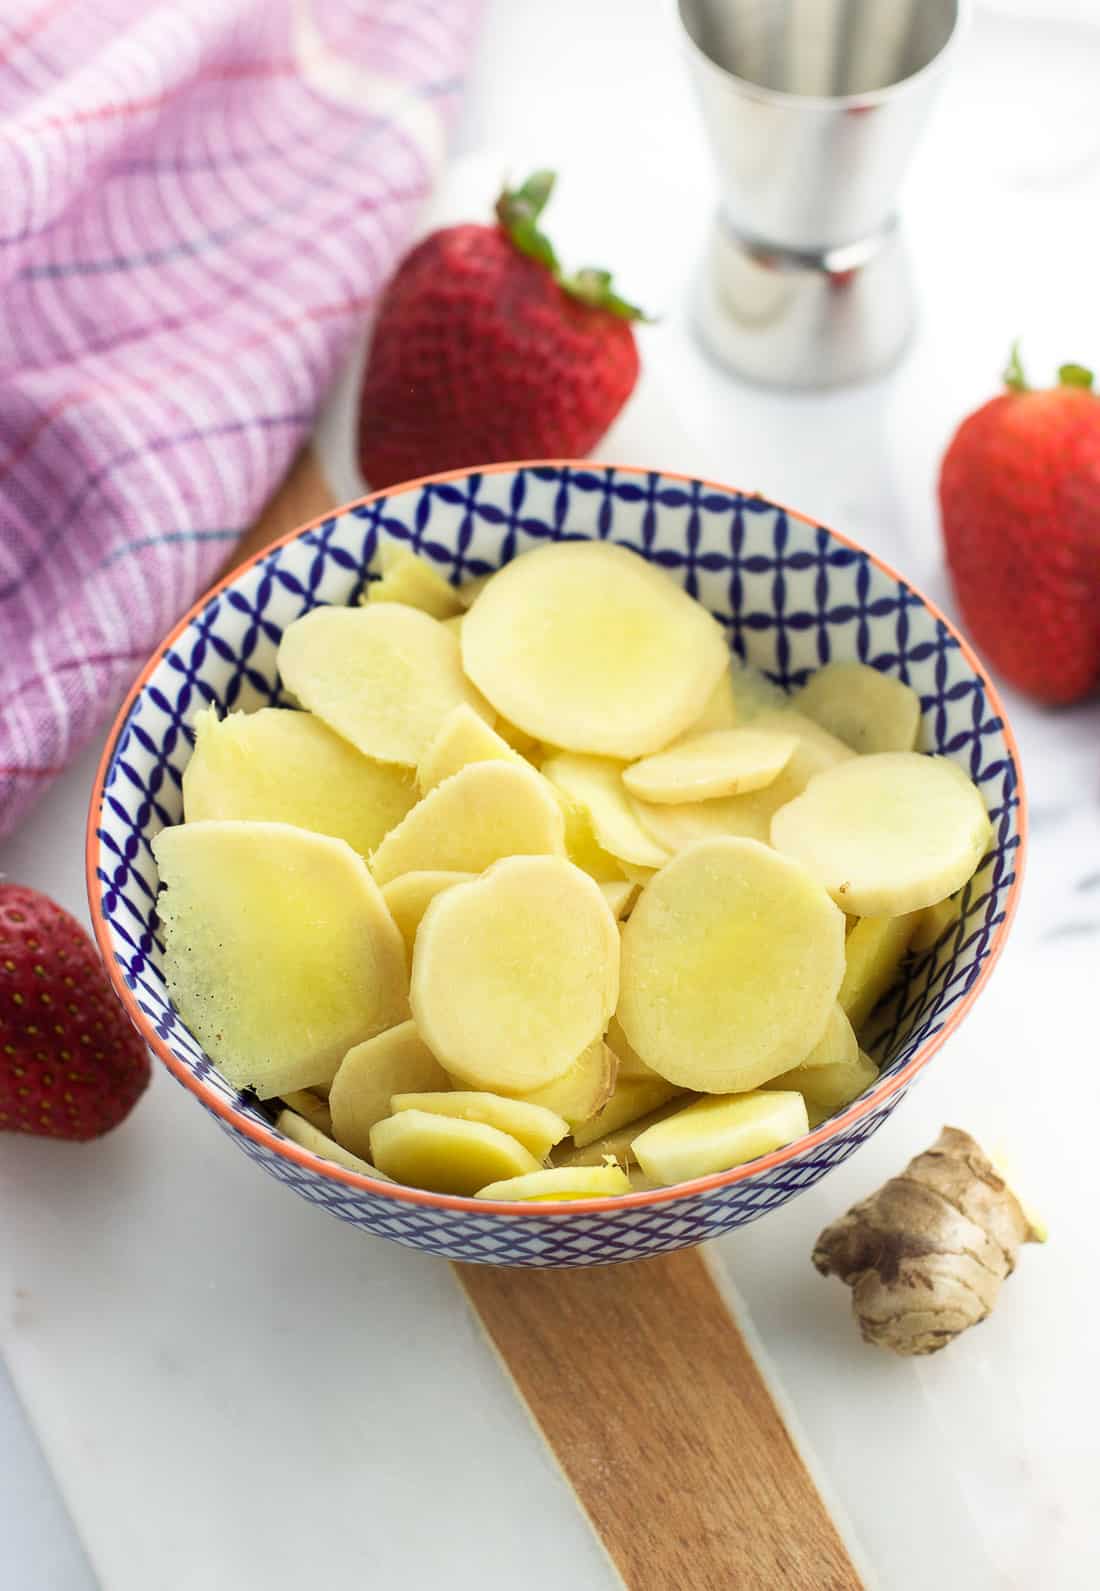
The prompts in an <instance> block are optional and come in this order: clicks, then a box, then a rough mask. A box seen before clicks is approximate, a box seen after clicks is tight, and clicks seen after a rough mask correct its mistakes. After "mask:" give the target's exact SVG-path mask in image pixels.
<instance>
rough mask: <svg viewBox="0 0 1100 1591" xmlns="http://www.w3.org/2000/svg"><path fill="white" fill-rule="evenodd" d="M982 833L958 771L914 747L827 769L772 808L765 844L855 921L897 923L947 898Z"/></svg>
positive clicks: (975, 803) (972, 795) (962, 878)
mask: <svg viewBox="0 0 1100 1591" xmlns="http://www.w3.org/2000/svg"><path fill="white" fill-rule="evenodd" d="M989 835H990V825H989V816H988V814H987V812H986V810H985V806H984V804H983V802H982V798H981V796H980V795H979V793H978V791H977V790H976V789H975V787H974V785H973V784H972V783H971V782H970V780H969V779H968V778H967V776H966V774H965V773H964V772H963V771H962V769H961V768H960V767H958V766H957V765H956V764H955V763H953V762H950V761H949V760H948V759H947V758H946V757H924V756H921V755H920V754H919V753H917V752H915V751H895V752H879V753H878V754H876V755H873V756H869V757H856V758H854V759H853V760H852V761H851V762H847V763H842V764H840V765H839V766H837V767H834V768H829V769H827V770H826V771H825V772H824V773H821V774H818V775H817V777H816V778H814V779H812V780H811V781H810V783H809V784H808V785H807V787H806V789H805V790H804V792H803V793H802V795H800V796H797V797H796V798H795V799H794V800H793V801H790V802H788V804H787V805H786V806H784V807H780V809H779V811H778V812H777V813H776V814H775V817H774V818H773V819H772V828H771V838H772V844H773V845H774V846H775V847H776V848H777V849H778V850H780V851H784V852H786V853H787V854H788V855H790V856H793V857H796V858H797V860H798V861H800V862H802V864H803V865H804V866H805V867H807V868H808V869H809V871H810V872H811V873H813V875H814V877H815V878H818V879H820V880H821V882H822V883H823V884H824V885H825V888H826V889H827V890H828V891H829V893H830V895H831V896H832V897H833V899H834V900H835V901H836V902H837V904H838V905H840V906H842V907H843V908H844V910H845V911H849V912H854V913H855V914H856V915H857V916H859V917H900V916H902V915H903V914H905V913H908V912H915V911H920V910H921V908H922V907H925V906H931V905H933V904H934V902H936V901H938V900H942V899H943V898H944V896H945V895H950V894H953V893H954V891H955V890H957V889H959V888H961V887H962V885H963V884H965V883H966V881H967V879H968V878H970V877H971V876H972V874H973V873H974V872H975V870H976V868H977V866H978V864H979V862H980V861H981V859H982V857H983V856H984V854H985V849H986V846H987V845H988V844H989Z"/></svg>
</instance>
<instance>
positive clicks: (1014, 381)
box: [939, 347, 1100, 703]
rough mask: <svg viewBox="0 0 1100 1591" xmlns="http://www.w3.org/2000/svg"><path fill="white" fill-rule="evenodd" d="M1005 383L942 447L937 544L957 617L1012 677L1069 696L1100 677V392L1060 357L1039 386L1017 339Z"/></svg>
mask: <svg viewBox="0 0 1100 1591" xmlns="http://www.w3.org/2000/svg"><path fill="white" fill-rule="evenodd" d="M1004 379H1005V387H1006V389H1007V390H1006V391H1005V392H1003V393H1001V395H1000V396H999V397H996V398H993V399H991V400H990V402H988V403H986V404H984V405H983V406H982V408H980V409H978V410H977V411H976V412H975V413H974V414H972V415H970V417H969V418H968V419H966V420H964V421H963V423H962V425H961V426H960V427H959V429H958V431H957V432H956V433H955V436H954V438H953V439H952V441H951V444H950V446H949V447H948V449H947V453H946V454H945V456H944V460H943V466H942V469H941V473H940V491H939V495H940V509H941V515H942V521H943V536H944V546H945V550H946V554H947V563H948V567H949V569H950V571H951V577H952V580H953V582H954V586H955V591H956V594H957V596H958V600H959V607H960V610H961V612H962V617H963V622H964V623H965V625H966V628H967V630H968V631H969V632H970V634H971V636H972V637H973V639H974V641H975V643H976V645H977V647H978V649H979V651H980V652H982V653H983V655H984V656H985V658H986V660H987V661H988V662H989V663H990V664H991V666H992V667H993V668H994V669H995V670H996V671H997V672H998V673H999V674H1001V675H1002V676H1003V677H1004V678H1005V679H1006V680H1007V681H1008V682H1009V683H1010V684H1012V685H1015V686H1017V687H1018V689H1020V690H1022V691H1025V692H1027V693H1028V694H1029V695H1031V696H1034V697H1035V698H1037V699H1038V700H1039V701H1042V702H1051V703H1058V702H1072V701H1076V700H1078V699H1079V698H1080V697H1083V696H1086V695H1088V694H1089V693H1090V692H1091V691H1093V690H1094V689H1095V688H1096V686H1097V685H1098V684H1100V396H1097V394H1096V393H1095V392H1093V390H1092V383H1093V378H1092V373H1091V372H1090V371H1088V370H1086V369H1085V368H1084V366H1082V365H1075V364H1070V365H1063V366H1062V367H1061V369H1060V370H1059V372H1058V385H1057V386H1055V387H1051V388H1048V389H1040V390H1036V389H1033V388H1032V387H1030V386H1029V385H1028V383H1027V380H1026V378H1025V376H1024V372H1023V368H1022V366H1021V363H1020V358H1019V352H1018V349H1017V348H1015V347H1014V348H1013V350H1012V357H1011V359H1010V361H1009V365H1008V369H1007V370H1006V371H1005V378H1004Z"/></svg>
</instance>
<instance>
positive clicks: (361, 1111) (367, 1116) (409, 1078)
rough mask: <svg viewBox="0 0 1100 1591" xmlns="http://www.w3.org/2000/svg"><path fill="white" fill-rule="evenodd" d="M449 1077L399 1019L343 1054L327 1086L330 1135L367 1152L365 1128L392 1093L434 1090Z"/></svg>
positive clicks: (412, 1026) (386, 1111)
mask: <svg viewBox="0 0 1100 1591" xmlns="http://www.w3.org/2000/svg"><path fill="white" fill-rule="evenodd" d="M449 1087H450V1080H449V1078H448V1077H447V1074H446V1072H445V1071H444V1070H443V1068H442V1067H441V1066H440V1064H439V1062H438V1061H437V1060H436V1058H435V1056H434V1055H433V1054H432V1052H431V1050H430V1049H429V1048H428V1046H427V1045H426V1044H425V1043H424V1040H423V1039H422V1038H421V1037H420V1034H419V1033H418V1032H417V1029H416V1023H415V1022H401V1023H399V1024H398V1025H397V1027H392V1028H390V1029H389V1030H388V1031H387V1032H385V1033H379V1034H377V1035H376V1037H374V1038H373V1039H368V1040H367V1041H366V1043H364V1044H357V1045H355V1047H354V1048H353V1049H350V1050H349V1051H348V1053H347V1054H346V1055H345V1056H344V1058H343V1060H342V1061H341V1062H340V1065H339V1067H338V1068H337V1072H336V1076H335V1077H334V1078H333V1080H332V1087H331V1088H330V1089H329V1096H328V1104H329V1110H330V1111H331V1113H332V1132H333V1136H334V1137H335V1138H336V1139H338V1140H339V1142H340V1143H342V1144H344V1145H345V1146H346V1147H347V1148H348V1149H350V1150H352V1151H353V1152H354V1153H356V1154H360V1155H369V1154H370V1134H371V1128H372V1127H373V1126H374V1124H375V1123H376V1122H379V1121H381V1120H382V1118H383V1117H384V1116H388V1115H390V1113H391V1105H390V1101H391V1100H392V1099H393V1096H394V1095H395V1094H408V1093H414V1092H419V1093H433V1094H435V1093H439V1092H441V1091H442V1090H444V1089H446V1088H449Z"/></svg>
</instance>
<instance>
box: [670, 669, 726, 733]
mask: <svg viewBox="0 0 1100 1591" xmlns="http://www.w3.org/2000/svg"><path fill="white" fill-rule="evenodd" d="M739 721H740V716H739V714H738V711H737V698H736V696H735V695H734V689H733V671H732V669H729V668H725V669H723V670H722V672H721V674H720V675H719V676H718V682H717V684H716V685H715V687H714V689H713V690H712V691H711V693H710V695H709V696H708V697H707V700H706V704H705V706H704V707H703V711H702V712H701V713H700V714H699V716H698V718H696V719H695V721H694V722H693V723H691V724H689V725H688V727H687V729H686V730H685V731H684V735H683V737H682V738H684V739H687V738H688V736H694V735H706V734H709V733H710V732H711V730H715V729H734V728H736V726H737V724H738V723H739ZM675 744H676V742H675V741H673V745H675Z"/></svg>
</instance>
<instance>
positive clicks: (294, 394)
mask: <svg viewBox="0 0 1100 1591" xmlns="http://www.w3.org/2000/svg"><path fill="white" fill-rule="evenodd" d="M477 3H478V0H164V3H161V4H157V3H156V0H3V3H2V4H0V834H2V833H4V832H6V831H7V830H9V829H10V828H11V827H12V826H13V825H14V824H15V822H16V821H17V820H18V818H19V816H20V815H21V814H22V813H23V812H25V811H26V809H27V808H28V807H29V805H30V804H31V803H32V802H33V801H34V799H35V797H36V796H37V795H38V794H39V792H40V791H41V790H42V789H43V788H44V786H45V784H46V783H47V782H48V781H49V779H50V778H51V776H52V775H54V774H56V773H58V772H59V771H60V770H61V768H62V767H63V766H64V765H65V763H66V761H67V760H68V758H69V757H70V756H71V755H72V754H73V753H74V752H75V751H77V750H78V749H79V748H80V747H81V745H83V744H84V743H85V742H86V741H87V740H88V739H89V738H90V736H91V735H92V733H93V731H94V729H95V727H96V724H97V722H98V721H99V719H100V717H101V715H102V714H103V713H104V711H105V710H106V709H107V708H109V707H110V706H111V705H112V704H113V702H114V701H115V700H116V699H117V697H118V696H119V694H120V692H121V690H122V688H123V687H124V685H125V684H126V683H127V682H128V681H129V679H130V678H132V676H133V675H134V673H135V671H136V669H137V667H138V664H139V663H140V662H141V660H142V659H143V658H144V656H145V655H146V654H147V653H148V652H149V651H150V650H151V649H152V647H153V646H154V645H155V643H156V641H157V640H158V639H159V637H160V636H161V634H163V632H164V631H165V630H166V629H167V628H168V626H169V625H170V624H171V623H172V622H173V620H174V619H176V618H177V617H178V616H179V614H180V613H181V612H182V611H183V610H184V608H185V607H186V606H187V605H188V603H189V602H190V601H191V600H192V599H193V598H194V597H195V596H196V595H197V594H198V593H199V591H201V590H202V588H203V587H204V585H205V584H207V583H208V582H209V580H210V579H211V577H212V576H213V574H214V572H215V570H216V569H217V567H218V566H219V564H221V563H222V562H223V561H224V559H225V557H226V555H227V553H228V551H229V550H230V548H231V546H232V543H233V542H234V540H235V539H236V538H237V537H238V536H239V535H240V534H241V532H242V531H243V530H244V529H245V528H246V527H247V526H248V525H249V524H250V523H251V522H252V521H253V520H254V519H255V518H256V517H257V516H258V513H259V511H260V509H261V507H262V506H263V504H264V502H265V500H266V499H267V497H268V496H269V495H270V493H271V492H272V490H273V488H274V487H275V485H276V484H277V483H278V481H279V479H280V477H281V475H282V474H283V472H284V471H285V469H286V468H287V466H288V464H289V462H290V460H291V458H292V457H293V455H294V452H295V450H296V448H297V447H298V445H299V444H300V442H301V441H302V438H303V436H304V435H305V434H306V433H307V432H308V430H309V428H310V425H311V422H312V420H313V417H314V414H315V412H316V409H317V406H318V403H319V401H320V399H321V397H322V396H323V394H324V392H325V389H326V387H327V385H328V384H329V382H330V380H331V378H332V376H333V375H334V373H335V372H336V370H337V368H338V366H339V362H340V359H341V355H342V354H343V353H344V352H345V350H346V348H347V345H348V342H349V339H350V338H351V336H352V335H353V333H354V331H355V329H356V328H357V327H358V326H359V325H360V324H361V323H362V319H363V316H364V313H365V311H366V309H367V306H368V305H369V304H370V302H371V300H372V298H373V297H374V295H375V294H376V293H377V292H378V289H379V287H380V286H381V284H382V283H383V282H384V280H385V277H386V275H387V273H388V272H389V270H390V269H391V267H392V266H393V264H394V262H395V260H396V258H397V257H398V255H399V253H400V252H401V249H402V247H403V246H404V244H405V242H406V241H407V239H408V236H409V233H410V229H411V227H412V225H413V223H414V220H415V216H416V212H417V208H418V206H419V204H420V202H421V200H422V199H423V198H424V196H425V194H426V193H427V191H428V189H429V187H430V184H431V181H432V175H433V171H434V170H435V168H436V167H437V165H438V162H439V160H440V158H441V155H442V152H443V143H444V135H445V131H446V126H447V122H448V119H449V117H450V115H451V112H452V111H453V110H454V109H455V107H456V104H457V100H458V91H459V85H460V76H461V72H462V69H463V66H464V64H465V60H466V54H467V50H468V47H469V44H470V41H471V38H472V35H473V32H474V27H475V23H476V10H477Z"/></svg>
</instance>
